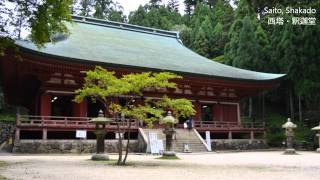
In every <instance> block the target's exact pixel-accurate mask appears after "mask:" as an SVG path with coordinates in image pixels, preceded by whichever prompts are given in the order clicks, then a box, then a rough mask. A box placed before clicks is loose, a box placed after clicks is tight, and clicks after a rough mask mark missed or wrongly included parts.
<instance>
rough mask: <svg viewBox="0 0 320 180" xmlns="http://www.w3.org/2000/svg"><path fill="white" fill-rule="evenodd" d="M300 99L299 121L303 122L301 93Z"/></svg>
mask: <svg viewBox="0 0 320 180" xmlns="http://www.w3.org/2000/svg"><path fill="white" fill-rule="evenodd" d="M298 101H299V122H300V123H302V108H301V95H298Z"/></svg>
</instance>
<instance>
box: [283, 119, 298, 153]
mask: <svg viewBox="0 0 320 180" xmlns="http://www.w3.org/2000/svg"><path fill="white" fill-rule="evenodd" d="M296 127H297V125H296V124H294V123H292V122H291V119H290V118H288V121H287V122H286V123H285V124H283V125H282V128H284V129H285V130H286V133H285V135H286V137H287V149H286V150H285V152H284V153H285V154H295V153H296V151H295V149H294V148H293V147H292V143H293V136H294V132H293V129H294V128H296Z"/></svg>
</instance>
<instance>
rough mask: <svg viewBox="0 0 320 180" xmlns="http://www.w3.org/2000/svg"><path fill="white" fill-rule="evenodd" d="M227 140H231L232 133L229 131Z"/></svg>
mask: <svg viewBox="0 0 320 180" xmlns="http://www.w3.org/2000/svg"><path fill="white" fill-rule="evenodd" d="M228 139H232V132H231V131H229V133H228Z"/></svg>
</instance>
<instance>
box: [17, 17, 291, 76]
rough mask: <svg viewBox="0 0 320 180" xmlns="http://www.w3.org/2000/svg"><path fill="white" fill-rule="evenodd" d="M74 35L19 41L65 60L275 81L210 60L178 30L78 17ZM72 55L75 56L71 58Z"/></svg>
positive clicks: (73, 26)
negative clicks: (41, 45)
mask: <svg viewBox="0 0 320 180" xmlns="http://www.w3.org/2000/svg"><path fill="white" fill-rule="evenodd" d="M69 30H70V32H71V35H70V36H69V37H67V38H65V39H61V40H60V41H57V42H55V43H47V44H46V45H45V47H44V48H42V49H38V48H37V47H36V46H35V45H34V44H33V43H31V42H29V41H17V44H18V45H20V46H22V47H23V48H25V49H29V50H31V51H36V52H40V53H43V54H47V55H53V56H59V57H63V58H65V60H71V59H75V60H81V61H83V62H87V63H96V64H101V63H103V64H106V65H112V66H126V67H139V68H147V69H154V70H164V71H173V72H177V73H186V74H194V75H205V76H212V77H215V78H227V79H237V80H256V81H260V80H274V79H278V78H281V77H283V76H285V75H284V74H269V73H260V72H254V71H248V70H243V69H239V68H234V67H231V66H227V65H224V64H220V63H217V62H214V61H212V60H210V59H207V58H205V57H203V56H201V55H199V54H197V53H195V52H193V51H191V50H190V49H188V48H186V47H185V46H183V44H182V43H181V41H180V39H179V34H178V33H176V32H170V31H164V30H157V29H153V28H146V27H141V26H135V25H130V24H124V23H117V22H110V21H104V20H98V19H93V18H84V17H79V16H75V17H74V23H72V24H71V25H70V26H69ZM70 58H71V59H70Z"/></svg>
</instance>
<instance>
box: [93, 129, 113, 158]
mask: <svg viewBox="0 0 320 180" xmlns="http://www.w3.org/2000/svg"><path fill="white" fill-rule="evenodd" d="M94 133H95V135H96V137H97V147H96V148H97V149H96V154H93V155H92V156H91V160H95V161H106V160H109V156H108V155H107V154H106V153H105V144H104V138H105V135H106V131H105V129H99V130H95V131H94Z"/></svg>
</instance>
